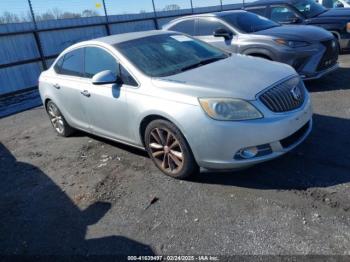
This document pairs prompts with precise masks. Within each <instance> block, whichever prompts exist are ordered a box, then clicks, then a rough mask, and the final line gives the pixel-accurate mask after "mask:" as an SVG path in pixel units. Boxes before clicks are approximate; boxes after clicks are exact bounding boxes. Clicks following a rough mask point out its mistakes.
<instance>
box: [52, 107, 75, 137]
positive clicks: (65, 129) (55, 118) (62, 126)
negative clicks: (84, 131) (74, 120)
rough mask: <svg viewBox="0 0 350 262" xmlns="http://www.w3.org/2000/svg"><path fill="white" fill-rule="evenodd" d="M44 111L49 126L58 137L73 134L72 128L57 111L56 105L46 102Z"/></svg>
mask: <svg viewBox="0 0 350 262" xmlns="http://www.w3.org/2000/svg"><path fill="white" fill-rule="evenodd" d="M46 111H47V114H48V115H49V118H50V121H51V124H52V126H53V128H54V129H55V131H56V132H57V134H58V135H60V136H64V137H67V136H70V135H71V134H73V133H74V131H75V130H74V128H72V127H71V126H70V125H69V124H68V123H67V121H66V120H65V119H64V117H63V115H62V114H61V111H60V110H59V109H58V107H57V106H56V104H55V103H54V102H52V101H49V102H47V105H46Z"/></svg>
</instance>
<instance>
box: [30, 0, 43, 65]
mask: <svg viewBox="0 0 350 262" xmlns="http://www.w3.org/2000/svg"><path fill="white" fill-rule="evenodd" d="M28 5H29V10H30V14H31V16H32V20H33V24H34V31H33V34H34V39H35V43H36V46H37V47H38V51H39V55H40V60H41V64H42V66H43V69H44V70H46V69H47V64H46V60H45V56H44V52H43V49H42V47H41V42H40V37H39V32H38V24H37V23H36V19H35V14H34V10H33V6H32V2H31V0H28Z"/></svg>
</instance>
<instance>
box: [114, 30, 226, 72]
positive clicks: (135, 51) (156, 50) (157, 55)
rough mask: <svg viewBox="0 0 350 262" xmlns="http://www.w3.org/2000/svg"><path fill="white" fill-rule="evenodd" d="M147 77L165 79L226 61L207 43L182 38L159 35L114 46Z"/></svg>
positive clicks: (221, 52)
mask: <svg viewBox="0 0 350 262" xmlns="http://www.w3.org/2000/svg"><path fill="white" fill-rule="evenodd" d="M115 48H117V49H118V50H119V51H120V52H121V53H122V54H123V55H124V56H125V57H126V58H127V59H129V61H130V62H131V63H133V64H134V66H135V67H137V68H138V69H139V70H141V71H142V72H143V73H144V74H146V75H148V76H152V77H162V76H169V75H173V74H177V73H180V72H183V71H186V70H190V69H192V68H195V67H198V66H201V65H204V64H208V63H211V62H215V61H217V60H219V59H224V58H227V57H228V55H227V54H226V53H225V52H223V51H221V50H219V49H217V48H215V47H212V46H210V45H208V44H206V43H203V42H201V41H198V40H195V39H193V38H190V37H188V36H185V35H180V34H173V33H171V34H160V35H154V36H148V37H144V38H138V39H135V40H130V41H126V42H122V43H119V44H116V45H115Z"/></svg>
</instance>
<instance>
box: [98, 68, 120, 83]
mask: <svg viewBox="0 0 350 262" xmlns="http://www.w3.org/2000/svg"><path fill="white" fill-rule="evenodd" d="M116 82H117V76H116V75H115V73H113V72H112V71H111V70H105V71H102V72H99V73H97V74H96V75H94V76H93V77H92V83H93V84H94V85H105V84H114V83H116Z"/></svg>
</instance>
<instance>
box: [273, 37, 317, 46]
mask: <svg viewBox="0 0 350 262" xmlns="http://www.w3.org/2000/svg"><path fill="white" fill-rule="evenodd" d="M275 42H276V43H277V44H279V45H285V46H289V47H292V48H295V47H304V46H308V45H310V43H309V42H305V41H292V40H285V39H275Z"/></svg>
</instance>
